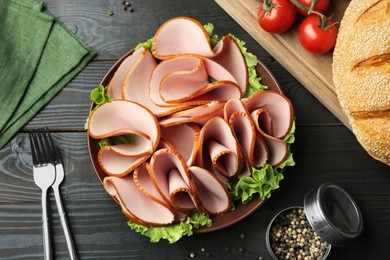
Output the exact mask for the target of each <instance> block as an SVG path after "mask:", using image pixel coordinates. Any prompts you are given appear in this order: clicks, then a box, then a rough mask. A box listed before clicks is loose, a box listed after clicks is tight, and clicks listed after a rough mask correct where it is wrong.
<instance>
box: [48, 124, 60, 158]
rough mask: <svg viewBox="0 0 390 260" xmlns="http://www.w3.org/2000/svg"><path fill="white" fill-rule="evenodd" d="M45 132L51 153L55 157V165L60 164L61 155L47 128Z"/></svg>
mask: <svg viewBox="0 0 390 260" xmlns="http://www.w3.org/2000/svg"><path fill="white" fill-rule="evenodd" d="M45 130H46V133H47V141H48V143H49V146H50V151H51V154H52V156H53V160H54V163H56V164H57V163H60V162H61V158H60V155H59V153H58V151H57V148H56V146H55V145H54V142H53V139H52V138H51V135H50V132H49V131H48V129H47V127H46V128H45Z"/></svg>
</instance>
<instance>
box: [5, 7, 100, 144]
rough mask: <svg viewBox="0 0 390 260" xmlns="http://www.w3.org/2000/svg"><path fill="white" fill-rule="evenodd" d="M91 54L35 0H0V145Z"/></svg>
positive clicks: (80, 66)
mask: <svg viewBox="0 0 390 260" xmlns="http://www.w3.org/2000/svg"><path fill="white" fill-rule="evenodd" d="M95 55H96V53H95V52H94V51H93V50H92V49H91V48H89V47H88V46H87V45H86V44H85V43H83V42H82V41H81V40H80V39H78V38H77V37H76V36H75V35H74V34H73V33H72V32H70V31H68V30H67V29H66V28H65V27H64V26H63V25H62V24H61V23H60V22H58V21H57V20H56V19H55V18H54V17H53V16H52V15H51V14H50V13H48V12H47V11H45V10H44V9H43V4H42V2H40V1H38V0H0V79H1V82H0V92H1V94H0V148H2V147H3V146H4V145H5V144H6V143H7V142H8V141H9V140H10V139H11V138H12V137H13V136H14V135H15V134H16V133H17V132H18V131H19V130H20V129H21V128H22V127H23V126H24V125H25V124H27V123H28V122H29V121H30V120H31V119H32V118H33V117H34V115H36V113H37V112H38V111H39V110H40V109H41V108H42V107H43V106H45V105H46V104H47V103H48V102H49V101H50V100H51V99H52V98H53V97H54V96H55V95H56V94H57V93H58V92H59V91H61V89H62V88H64V87H65V86H66V85H67V84H68V83H69V82H70V81H71V80H72V79H73V78H74V77H75V76H76V75H77V74H78V73H79V72H80V71H81V70H82V69H83V68H84V67H85V66H86V65H87V64H88V62H89V61H90V60H91V59H92V58H93V57H94V56H95Z"/></svg>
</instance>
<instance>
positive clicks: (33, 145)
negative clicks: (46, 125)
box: [28, 130, 39, 165]
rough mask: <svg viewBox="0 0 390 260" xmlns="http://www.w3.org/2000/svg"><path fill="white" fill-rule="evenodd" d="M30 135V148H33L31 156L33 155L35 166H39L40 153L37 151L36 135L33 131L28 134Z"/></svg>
mask: <svg viewBox="0 0 390 260" xmlns="http://www.w3.org/2000/svg"><path fill="white" fill-rule="evenodd" d="M28 135H29V136H30V146H31V154H32V159H33V164H34V165H37V164H39V162H38V158H37V154H38V151H37V143H36V139H35V133H34V132H33V131H32V130H30V131H29V132H28Z"/></svg>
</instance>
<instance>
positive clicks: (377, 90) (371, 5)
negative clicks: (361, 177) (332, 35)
mask: <svg viewBox="0 0 390 260" xmlns="http://www.w3.org/2000/svg"><path fill="white" fill-rule="evenodd" d="M332 69H333V81H334V85H335V88H336V93H337V97H338V99H339V101H340V105H341V107H342V109H343V112H344V113H345V114H346V115H347V117H348V119H349V123H350V125H351V127H352V131H353V133H354V134H355V136H356V138H357V140H358V141H359V142H360V143H361V145H362V146H363V148H364V149H366V151H367V152H368V153H369V154H370V155H371V156H372V157H374V158H375V159H377V160H379V161H381V162H383V163H385V164H387V165H389V166H390V0H352V1H351V3H350V4H349V6H348V8H347V10H346V11H345V14H344V17H343V19H342V21H341V24H340V30H339V34H338V38H337V42H336V46H335V50H334V53H333V68H332Z"/></svg>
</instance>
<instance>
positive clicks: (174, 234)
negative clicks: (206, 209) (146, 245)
mask: <svg viewBox="0 0 390 260" xmlns="http://www.w3.org/2000/svg"><path fill="white" fill-rule="evenodd" d="M127 224H128V225H129V227H130V228H131V229H132V230H134V231H136V232H138V233H140V234H142V235H143V236H146V237H148V238H149V239H150V242H152V243H157V242H159V241H160V240H161V239H166V240H168V242H169V243H170V244H173V243H175V242H176V241H178V240H179V239H180V238H182V237H183V236H191V235H192V234H193V230H194V229H197V228H200V227H205V226H206V227H210V226H211V225H212V220H211V218H210V217H209V216H208V215H207V214H205V213H200V212H196V213H194V214H192V215H190V216H188V217H187V219H186V220H185V221H182V222H180V223H178V224H175V225H171V226H167V227H148V226H143V225H139V224H136V223H134V222H133V221H131V220H129V221H128V222H127Z"/></svg>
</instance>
